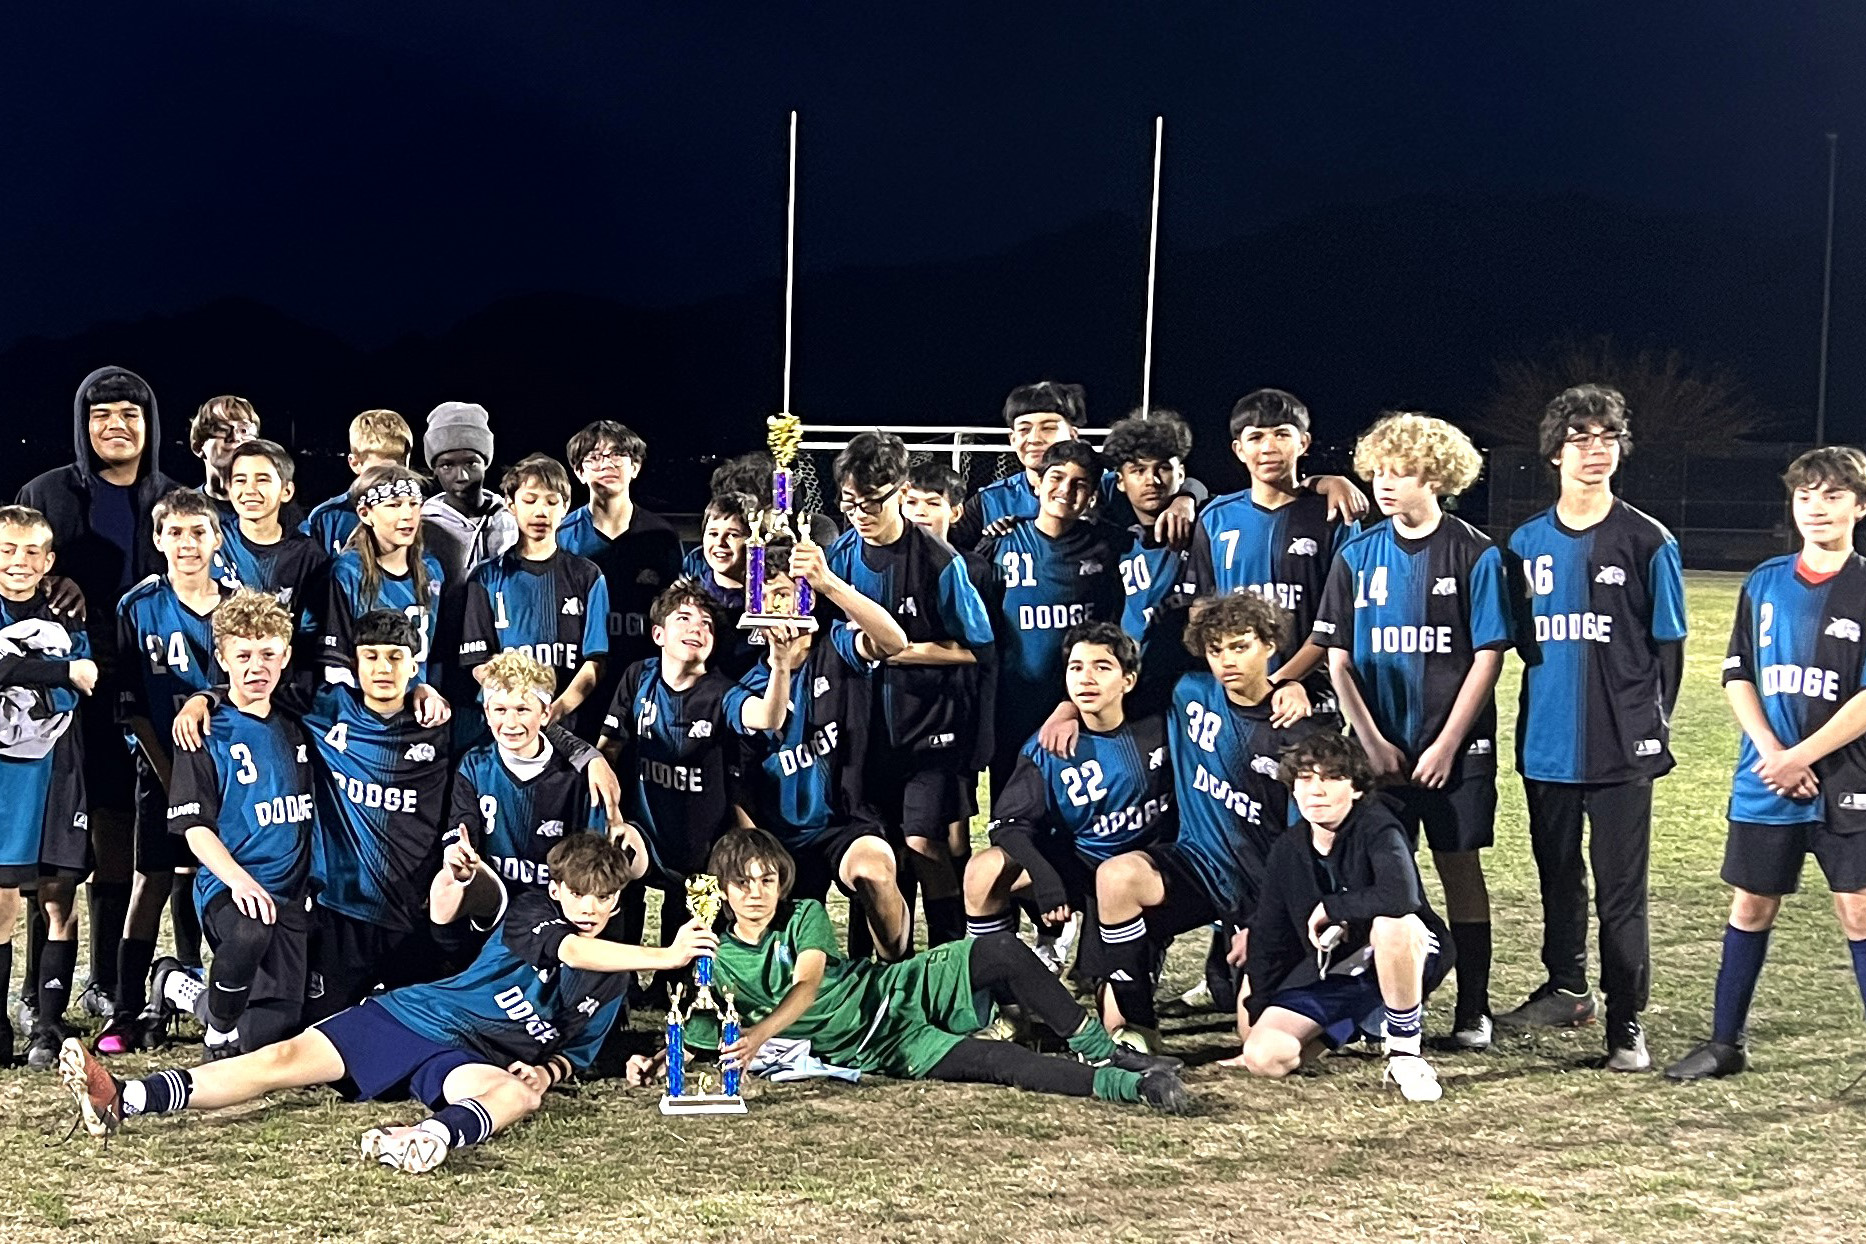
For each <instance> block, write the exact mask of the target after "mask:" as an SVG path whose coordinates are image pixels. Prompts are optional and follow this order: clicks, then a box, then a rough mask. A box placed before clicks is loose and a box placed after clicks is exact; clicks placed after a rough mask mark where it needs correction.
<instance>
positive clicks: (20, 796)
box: [0, 505, 97, 1069]
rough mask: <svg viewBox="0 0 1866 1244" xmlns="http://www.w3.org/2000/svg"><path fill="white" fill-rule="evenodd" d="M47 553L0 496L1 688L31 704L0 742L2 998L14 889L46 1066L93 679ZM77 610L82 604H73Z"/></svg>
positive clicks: (59, 988) (81, 812) (1, 1031)
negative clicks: (35, 919) (38, 936)
mask: <svg viewBox="0 0 1866 1244" xmlns="http://www.w3.org/2000/svg"><path fill="white" fill-rule="evenodd" d="M55 560H56V555H55V554H54V552H53V550H52V527H51V524H50V523H48V522H46V520H45V516H44V515H43V514H41V513H39V511H37V510H34V509H29V508H27V507H26V506H17V505H9V506H0V688H4V689H5V690H6V692H7V695H8V698H9V699H19V698H24V699H27V700H28V701H29V707H28V708H26V709H25V712H24V713H23V714H20V715H16V716H14V717H12V718H11V719H10V720H11V724H12V727H13V728H14V729H15V730H16V731H17V736H18V737H17V738H16V739H15V740H14V742H13V743H12V744H11V745H9V746H8V747H7V748H5V749H4V750H0V999H4V998H5V997H6V993H7V989H8V987H9V985H10V982H11V978H12V975H13V931H14V927H15V926H16V925H17V923H18V920H19V907H20V896H21V891H22V890H30V891H32V892H33V901H34V904H35V905H36V906H37V908H38V909H39V911H40V912H41V913H42V914H43V917H44V920H45V932H46V939H47V940H46V941H45V942H43V943H42V945H41V947H40V950H39V959H38V963H37V965H36V972H35V965H33V964H32V961H31V956H28V960H27V971H26V977H27V979H24V980H22V981H21V982H20V991H19V992H20V997H21V999H22V1000H23V1001H31V1002H34V1003H35V1004H36V1008H37V1013H36V1015H35V1016H34V1017H33V1021H32V1023H31V1025H30V1033H29V1034H28V1035H29V1037H30V1041H29V1042H28V1045H27V1050H26V1059H27V1063H28V1065H30V1066H32V1067H35V1068H39V1069H45V1068H49V1067H51V1065H52V1063H53V1061H54V1060H55V1059H56V1058H57V1049H58V1043H59V1042H60V1041H62V1040H64V1037H65V1028H64V1024H63V1022H62V1019H61V1017H62V1016H63V1015H64V1013H65V1007H66V1005H67V1003H69V1002H70V1000H71V975H72V972H73V971H74V970H75V968H76V967H77V961H78V941H77V938H78V921H77V912H76V910H75V908H74V906H73V902H74V899H75V897H76V892H77V887H78V883H79V882H80V881H82V880H83V879H84V875H85V873H86V872H87V871H89V869H88V861H89V856H90V851H89V843H88V842H87V841H86V833H85V829H86V825H85V804H84V784H83V780H82V776H81V773H80V770H81V767H82V759H81V756H82V752H81V749H80V744H79V740H80V739H81V738H82V735H81V733H80V731H79V729H78V728H77V723H76V721H75V720H74V714H76V713H77V712H78V711H79V702H80V697H82V696H87V695H90V694H91V693H92V692H93V691H94V690H95V689H96V686H97V663H96V662H95V661H93V660H91V657H90V652H91V645H90V637H89V635H88V634H87V633H86V631H85V629H84V626H83V624H82V623H81V622H78V621H75V620H73V619H72V618H70V617H67V616H63V615H61V614H60V613H58V612H57V611H56V610H54V609H53V607H52V604H51V602H50V601H49V600H48V599H47V595H46V591H45V588H44V586H43V585H44V582H45V577H46V573H47V572H48V571H50V570H51V568H52V564H53V562H54V561H55ZM80 612H82V611H80ZM12 1061H13V1025H12V1020H11V1018H10V1017H9V1016H7V1015H5V1014H0V1066H4V1065H7V1064H10V1063H11V1062H12Z"/></svg>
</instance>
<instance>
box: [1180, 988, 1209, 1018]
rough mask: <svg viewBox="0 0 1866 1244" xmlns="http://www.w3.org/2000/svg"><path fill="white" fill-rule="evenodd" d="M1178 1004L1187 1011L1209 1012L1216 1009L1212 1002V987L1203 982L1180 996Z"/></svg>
mask: <svg viewBox="0 0 1866 1244" xmlns="http://www.w3.org/2000/svg"><path fill="white" fill-rule="evenodd" d="M1179 1003H1180V1005H1181V1006H1183V1007H1185V1008H1186V1009H1187V1010H1189V1011H1210V1010H1214V1009H1215V1008H1216V1004H1215V1003H1214V1002H1213V1000H1212V987H1211V986H1210V985H1208V984H1206V983H1205V982H1204V981H1200V982H1199V983H1198V984H1196V985H1194V986H1193V987H1192V988H1190V989H1188V990H1186V992H1184V993H1182V994H1180V995H1179Z"/></svg>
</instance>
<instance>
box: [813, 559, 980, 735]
mask: <svg viewBox="0 0 1866 1244" xmlns="http://www.w3.org/2000/svg"><path fill="white" fill-rule="evenodd" d="M827 557H828V559H829V565H830V569H831V570H833V571H835V573H836V574H837V575H838V576H839V577H840V578H842V579H843V580H844V581H845V582H847V583H848V584H850V585H851V586H852V587H854V588H855V590H856V591H858V592H860V593H861V594H862V595H864V596H866V597H868V599H870V600H872V601H874V602H875V603H876V604H879V605H880V606H882V607H883V608H884V609H886V610H887V611H888V612H889V613H892V614H893V615H894V620H895V621H896V622H897V623H899V624H900V627H901V629H902V630H903V631H905V632H906V633H907V640H908V642H909V643H946V642H954V643H958V644H960V645H961V646H963V647H965V648H968V649H971V650H973V651H974V652H975V653H976V652H977V651H978V650H980V649H983V648H985V647H987V646H989V645H990V644H991V642H992V624H991V618H990V616H989V615H988V614H987V613H986V612H985V602H984V599H983V598H982V597H981V596H980V595H979V592H978V586H977V585H976V584H974V583H973V582H972V580H971V577H970V575H968V574H967V573H966V568H965V559H964V558H962V557H960V556H959V554H958V552H957V551H956V550H955V549H954V548H953V547H952V546H951V545H950V544H947V543H946V542H945V541H944V540H941V539H940V538H939V537H938V536H936V535H934V534H933V533H932V532H930V531H928V530H927V529H926V528H924V527H918V526H915V525H914V524H913V523H907V524H905V525H904V526H903V528H902V531H901V536H900V538H899V539H898V540H896V541H895V542H894V543H892V544H868V543H866V542H864V541H863V540H862V538H861V537H860V536H859V535H857V534H856V532H855V531H854V530H849V531H845V532H843V533H842V535H841V536H840V537H839V538H838V539H837V540H836V542H835V543H834V544H832V545H830V546H829V549H828V552H827ZM834 625H835V626H837V627H846V626H847V625H848V624H847V623H846V622H842V621H837V622H835V623H834ZM958 671H959V667H957V666H950V665H945V666H941V665H884V666H882V667H881V672H880V682H881V696H880V699H879V701H878V702H877V704H876V711H877V713H878V725H879V728H880V736H879V738H878V739H877V741H876V745H877V747H878V748H879V747H885V748H887V749H889V750H892V751H905V752H913V753H917V754H925V753H929V752H940V753H948V752H953V751H956V750H959V749H960V748H962V747H963V746H964V744H965V743H966V740H965V739H964V738H963V737H962V735H963V733H964V730H965V727H966V724H967V722H968V719H969V712H968V701H967V699H966V697H965V696H964V695H963V694H955V693H956V692H962V691H963V689H964V685H965V679H964V676H963V675H962V674H960V673H959V672H958Z"/></svg>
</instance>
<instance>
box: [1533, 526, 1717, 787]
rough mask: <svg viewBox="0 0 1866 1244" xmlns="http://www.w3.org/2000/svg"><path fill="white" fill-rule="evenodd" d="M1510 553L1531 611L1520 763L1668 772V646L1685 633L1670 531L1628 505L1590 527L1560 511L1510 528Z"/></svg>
mask: <svg viewBox="0 0 1866 1244" xmlns="http://www.w3.org/2000/svg"><path fill="white" fill-rule="evenodd" d="M1510 555H1511V557H1512V558H1513V559H1515V560H1516V561H1517V562H1520V564H1521V567H1522V577H1523V586H1522V589H1521V590H1520V591H1519V592H1518V593H1517V595H1518V598H1519V601H1522V602H1524V603H1526V604H1527V607H1528V609H1529V612H1530V615H1531V616H1530V617H1528V618H1525V619H1523V624H1522V625H1521V626H1519V628H1518V629H1519V630H1520V631H1521V632H1522V633H1521V634H1519V635H1518V636H1517V639H1518V642H1519V644H1520V651H1521V652H1522V656H1523V684H1522V698H1521V702H1520V704H1521V706H1520V708H1519V709H1518V711H1517V714H1516V768H1517V770H1518V771H1519V772H1520V773H1522V775H1523V776H1524V777H1527V778H1534V779H1535V780H1536V781H1539V782H1568V783H1584V784H1594V783H1609V782H1626V781H1632V780H1635V779H1638V778H1654V777H1658V776H1660V775H1661V774H1664V773H1669V772H1671V769H1672V763H1673V761H1672V753H1671V748H1670V734H1671V724H1670V723H1669V722H1668V721H1667V720H1666V717H1665V704H1664V694H1663V691H1662V689H1661V686H1660V658H1659V645H1661V644H1667V643H1676V642H1678V641H1680V640H1682V639H1684V637H1685V581H1684V571H1683V569H1682V566H1681V563H1680V562H1679V559H1678V542H1677V541H1676V540H1674V539H1672V533H1671V532H1669V531H1667V530H1665V528H1664V527H1662V526H1660V525H1659V523H1658V522H1656V521H1655V520H1654V519H1652V518H1651V517H1650V516H1648V515H1646V514H1642V513H1640V512H1639V511H1638V510H1636V509H1634V508H1633V507H1632V506H1630V505H1628V504H1626V502H1624V501H1619V500H1616V501H1615V502H1614V503H1613V508H1612V509H1610V510H1609V511H1608V512H1607V516H1606V517H1605V518H1603V519H1601V521H1600V522H1598V523H1595V524H1594V525H1593V526H1591V527H1588V528H1586V529H1585V530H1581V531H1577V530H1575V529H1573V528H1571V527H1568V526H1566V525H1564V524H1563V523H1562V521H1561V519H1560V518H1559V517H1557V515H1556V513H1555V510H1554V508H1553V507H1551V508H1549V509H1547V510H1544V511H1543V512H1542V513H1540V514H1538V515H1536V516H1535V517H1534V518H1532V519H1530V520H1529V521H1528V522H1526V523H1524V524H1523V525H1522V526H1521V527H1518V528H1517V529H1516V531H1515V532H1514V533H1513V534H1512V535H1511V536H1510Z"/></svg>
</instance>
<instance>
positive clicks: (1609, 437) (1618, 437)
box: [1562, 432, 1626, 449]
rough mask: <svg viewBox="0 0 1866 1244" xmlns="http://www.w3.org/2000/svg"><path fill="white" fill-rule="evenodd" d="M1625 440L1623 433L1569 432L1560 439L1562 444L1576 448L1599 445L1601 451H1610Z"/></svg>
mask: <svg viewBox="0 0 1866 1244" xmlns="http://www.w3.org/2000/svg"><path fill="white" fill-rule="evenodd" d="M1625 439H1626V434H1625V433H1624V432H1570V433H1568V435H1566V436H1564V437H1562V443H1563V444H1564V445H1573V446H1576V447H1577V448H1581V447H1585V446H1588V445H1599V446H1600V447H1601V448H1602V449H1612V448H1613V447H1614V446H1615V445H1618V444H1619V443H1620V442H1621V441H1623V440H1625Z"/></svg>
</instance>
